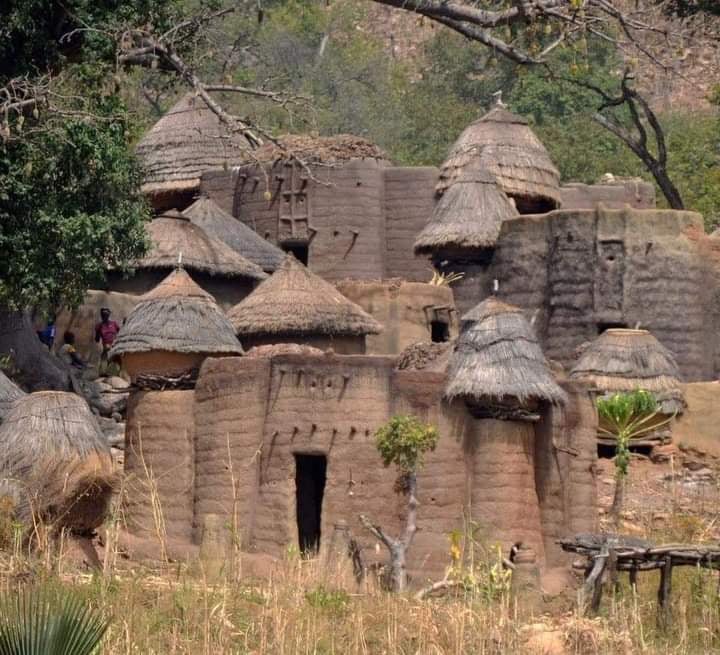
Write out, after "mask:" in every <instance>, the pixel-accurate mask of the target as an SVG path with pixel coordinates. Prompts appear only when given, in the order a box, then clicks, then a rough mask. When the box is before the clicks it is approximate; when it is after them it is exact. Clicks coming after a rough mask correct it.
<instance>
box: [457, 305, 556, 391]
mask: <svg viewBox="0 0 720 655" xmlns="http://www.w3.org/2000/svg"><path fill="white" fill-rule="evenodd" d="M462 320H463V325H462V329H461V332H460V336H459V337H458V340H457V343H456V345H455V350H454V352H453V354H452V356H451V358H450V364H449V366H448V374H447V375H448V382H447V386H446V387H445V398H447V399H448V400H452V399H453V398H463V399H465V400H467V401H472V402H475V403H482V402H484V401H500V402H513V401H518V402H520V403H521V404H525V403H527V402H532V401H547V402H550V403H554V404H558V403H563V402H565V400H566V395H565V392H564V391H563V390H562V389H561V388H560V386H559V385H558V384H557V382H556V381H555V379H554V378H553V376H552V373H551V372H550V367H549V365H548V362H547V360H546V359H545V356H544V355H543V352H542V350H541V348H540V344H539V343H538V340H537V337H536V336H535V333H534V331H533V329H532V326H531V325H530V323H529V322H528V321H527V319H526V318H525V316H524V315H523V313H522V310H520V309H518V308H517V307H512V306H511V305H506V304H505V303H502V302H500V301H498V300H497V299H495V298H492V297H491V298H488V299H487V300H484V301H483V302H481V303H480V304H479V305H477V306H476V307H475V308H474V309H472V310H471V311H470V312H468V313H467V314H465V316H463V317H462Z"/></svg>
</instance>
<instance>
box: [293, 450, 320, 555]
mask: <svg viewBox="0 0 720 655" xmlns="http://www.w3.org/2000/svg"><path fill="white" fill-rule="evenodd" d="M326 480H327V458H326V457H325V455H295V497H296V515H297V528H298V542H299V546H300V552H301V553H302V554H303V555H309V556H312V555H314V554H315V553H317V551H318V549H319V548H320V525H321V519H322V501H323V496H324V495H325V482H326Z"/></svg>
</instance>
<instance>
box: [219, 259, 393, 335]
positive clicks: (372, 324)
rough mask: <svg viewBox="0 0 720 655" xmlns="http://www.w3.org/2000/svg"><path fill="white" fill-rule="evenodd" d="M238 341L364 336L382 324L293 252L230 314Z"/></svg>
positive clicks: (376, 331)
mask: <svg viewBox="0 0 720 655" xmlns="http://www.w3.org/2000/svg"><path fill="white" fill-rule="evenodd" d="M228 317H229V318H230V320H231V321H232V324H233V325H234V326H235V331H236V332H237V334H238V336H240V337H247V336H255V335H273V336H275V335H297V336H304V335H307V336H315V335H328V336H363V335H366V334H377V333H378V332H380V330H381V329H382V326H381V325H380V324H379V323H378V322H377V321H376V320H375V319H374V318H373V317H372V316H370V315H369V314H367V313H366V312H365V311H363V309H362V308H361V307H360V306H359V305H356V304H355V303H354V302H351V301H350V300H348V299H347V298H346V297H345V296H343V295H342V294H341V293H340V292H339V291H338V290H337V289H336V288H335V287H334V286H332V285H331V284H330V283H328V282H326V281H325V280H323V279H322V278H321V277H319V276H318V275H315V274H314V273H311V272H310V271H309V270H308V269H307V268H306V267H305V266H303V265H302V264H301V263H300V262H299V261H298V260H297V259H295V257H293V255H292V254H290V253H288V255H287V256H286V257H285V259H284V260H283V263H282V264H281V265H280V268H278V269H277V271H275V273H273V274H272V276H271V277H270V278H269V279H267V280H265V281H264V282H262V283H261V284H260V286H258V288H257V289H255V291H253V292H252V293H251V294H250V295H249V296H248V297H247V298H245V300H243V301H242V302H240V303H238V304H237V305H235V307H233V308H232V309H231V310H230V311H229V312H228Z"/></svg>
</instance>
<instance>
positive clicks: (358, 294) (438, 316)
mask: <svg viewBox="0 0 720 655" xmlns="http://www.w3.org/2000/svg"><path fill="white" fill-rule="evenodd" d="M337 287H338V289H339V290H340V292H341V293H342V294H343V295H344V296H345V297H346V298H349V299H350V300H352V301H353V302H354V303H357V304H358V305H360V306H361V307H362V308H363V309H364V310H365V311H366V312H368V313H369V314H371V315H372V316H373V317H374V318H375V319H377V320H378V321H379V322H380V324H381V325H382V326H383V331H382V332H381V333H380V334H369V335H367V336H366V337H365V342H366V352H367V353H368V354H371V355H398V354H400V353H401V352H402V351H403V350H404V349H405V348H407V346H409V345H411V344H413V343H418V342H420V341H424V342H428V341H430V340H431V336H432V335H431V323H432V321H439V322H444V323H446V324H447V326H448V338H450V339H453V338H455V337H456V336H457V312H456V311H455V303H454V300H453V292H452V290H451V289H450V287H447V286H444V287H440V286H435V285H431V284H425V283H421V282H405V281H403V280H399V279H395V280H383V281H382V282H381V281H373V280H370V281H365V280H343V281H341V282H338V284H337Z"/></svg>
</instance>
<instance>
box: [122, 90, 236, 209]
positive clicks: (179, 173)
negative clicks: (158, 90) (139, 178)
mask: <svg viewBox="0 0 720 655" xmlns="http://www.w3.org/2000/svg"><path fill="white" fill-rule="evenodd" d="M136 152H137V155H138V157H139V158H140V161H141V163H142V165H143V169H144V174H145V175H144V180H143V185H142V191H143V192H144V193H147V194H149V195H154V194H159V193H166V192H182V191H191V190H194V189H197V188H198V187H199V186H200V176H201V175H202V174H203V173H204V172H205V171H209V170H217V169H222V168H228V167H229V166H233V165H237V164H240V163H242V162H243V161H244V160H246V159H247V156H248V154H247V153H248V144H247V142H246V141H245V140H244V139H243V137H241V136H239V135H237V134H232V133H231V132H230V131H229V130H228V129H227V127H226V126H225V125H224V124H223V123H222V122H221V121H220V119H219V118H218V117H217V115H215V114H214V113H213V112H212V111H211V110H210V108H209V107H208V106H207V104H206V103H205V101H204V100H203V99H202V98H201V97H198V96H196V95H195V94H193V93H188V94H186V95H185V96H183V97H182V99H181V100H180V101H179V102H177V104H175V105H174V106H173V107H172V108H171V109H170V110H169V111H168V112H167V113H166V114H165V115H164V116H163V117H162V118H161V119H160V120H159V121H158V122H157V123H155V125H154V126H153V127H152V128H151V129H150V131H149V132H148V133H147V134H146V135H145V136H144V137H143V138H142V139H141V141H140V143H138V145H137V149H136Z"/></svg>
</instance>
